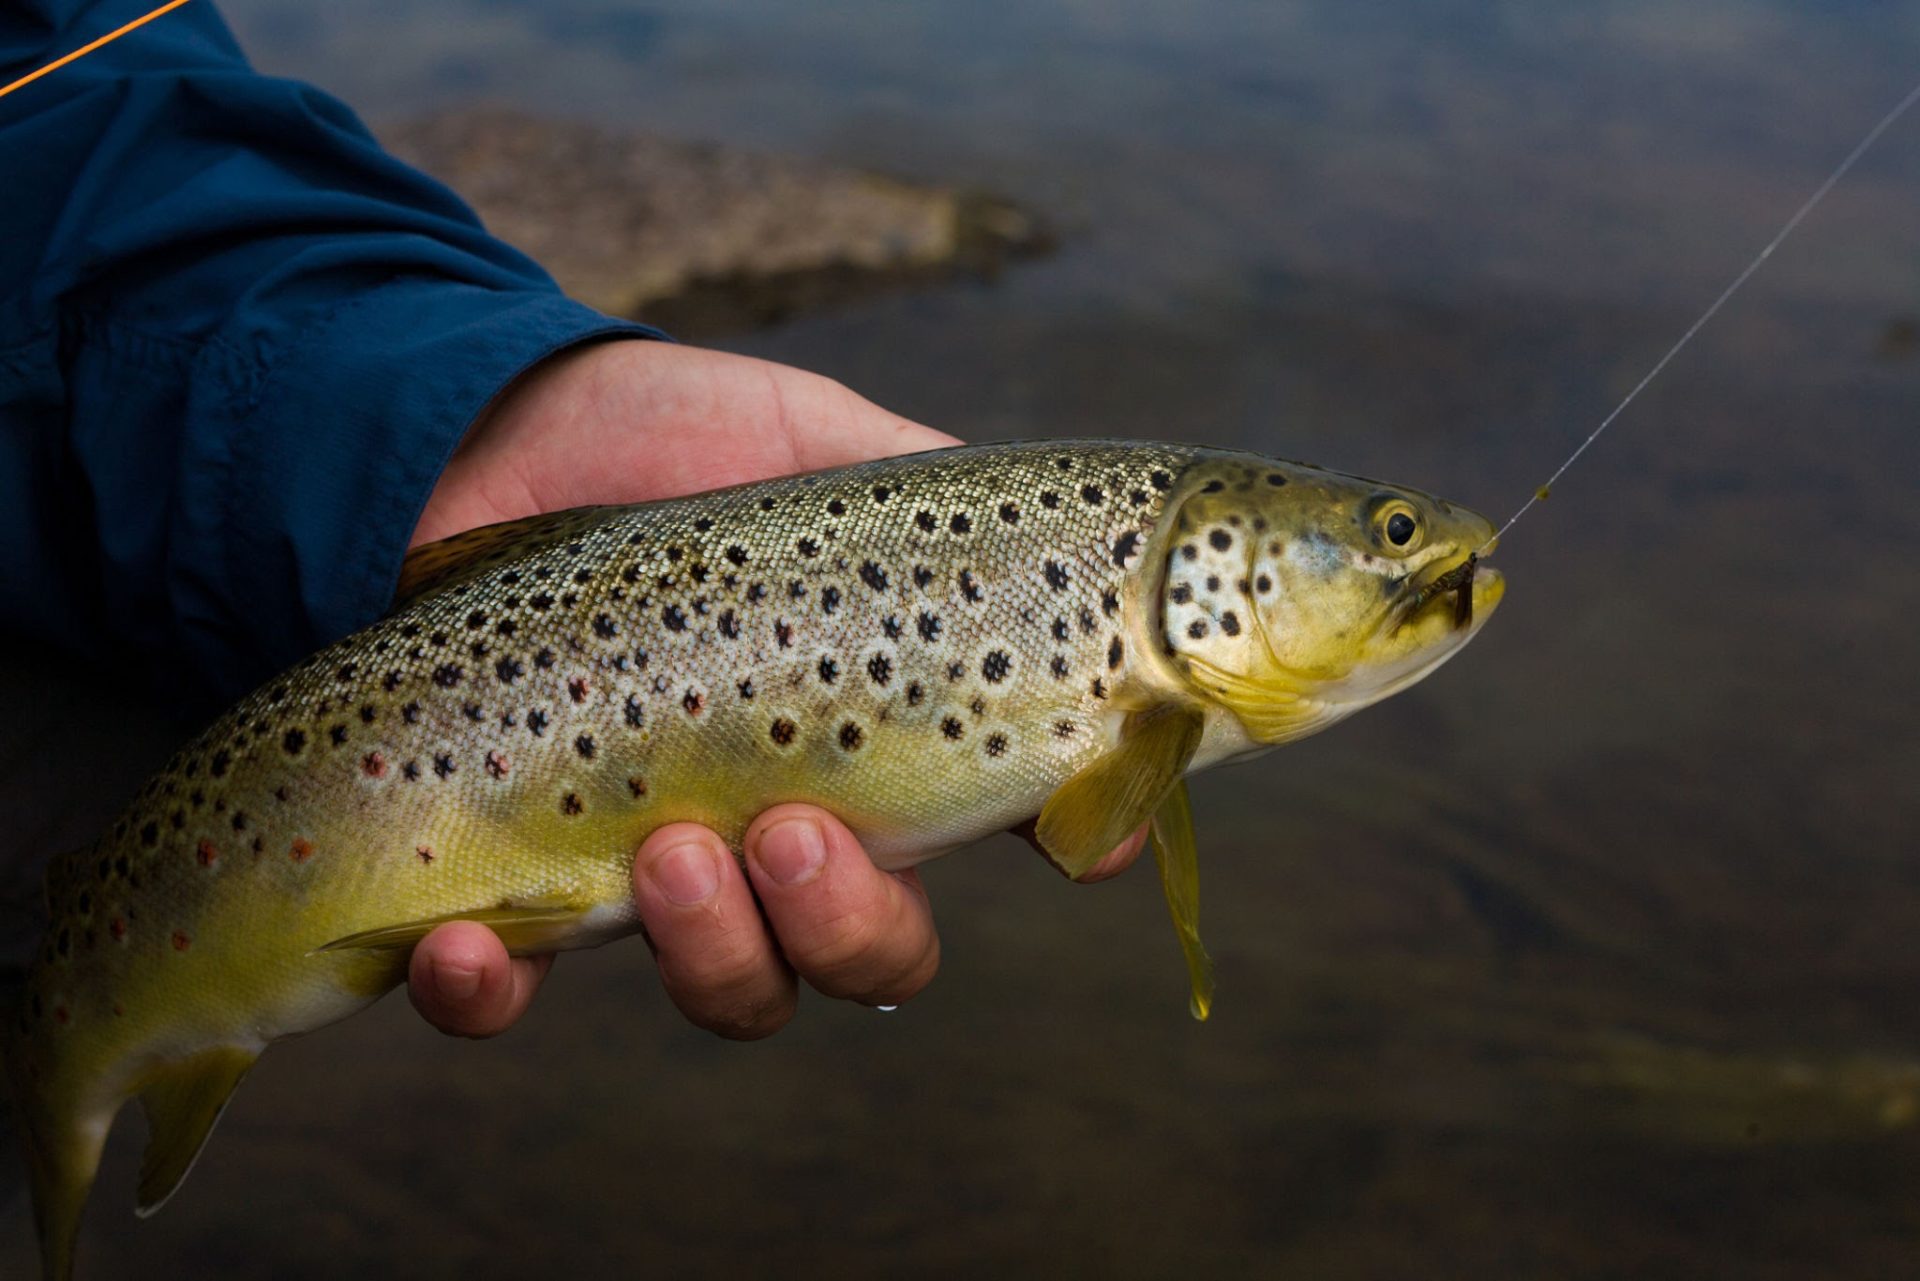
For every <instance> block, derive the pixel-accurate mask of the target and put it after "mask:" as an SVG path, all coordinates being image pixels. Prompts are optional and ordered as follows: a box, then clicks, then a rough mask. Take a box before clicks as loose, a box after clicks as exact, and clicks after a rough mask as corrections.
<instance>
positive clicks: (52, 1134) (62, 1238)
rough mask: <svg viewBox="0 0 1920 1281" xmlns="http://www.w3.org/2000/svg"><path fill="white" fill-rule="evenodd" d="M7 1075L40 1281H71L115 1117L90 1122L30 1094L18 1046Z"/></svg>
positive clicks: (39, 1093)
mask: <svg viewBox="0 0 1920 1281" xmlns="http://www.w3.org/2000/svg"><path fill="white" fill-rule="evenodd" d="M7 1075H8V1077H9V1078H10V1079H11V1081H12V1083H13V1125H14V1129H15V1132H16V1133H17V1134H18V1136H19V1146H20V1149H21V1151H22V1152H23V1154H24V1156H25V1158H26V1171H27V1183H28V1186H29V1188H30V1189H31V1190H32V1193H33V1223H34V1230H35V1232H36V1233H37V1234H38V1236H39V1238H40V1275H41V1277H42V1278H44V1281H69V1278H71V1277H72V1276H73V1251H74V1246H75V1244H76V1243H77V1242H78V1240H79V1237H80V1214H81V1211H82V1210H84V1209H85V1208H86V1204H87V1194H88V1193H89V1192H91V1191H92V1190H93V1178H94V1175H95V1173H96V1172H97V1171H98V1170H99V1168H100V1149H101V1148H102V1147H103V1146H104V1145H105V1143H106V1137H107V1127H108V1126H109V1125H111V1124H112V1122H113V1113H112V1111H108V1112H106V1113H105V1114H104V1115H100V1116H89V1115H84V1114H82V1113H81V1112H80V1110H79V1109H78V1108H61V1107H59V1106H57V1105H54V1104H53V1103H52V1101H51V1099H50V1096H49V1095H48V1094H47V1093H46V1092H45V1091H42V1090H39V1089H36V1088H34V1086H35V1082H34V1081H33V1080H32V1079H30V1078H31V1072H30V1069H29V1067H28V1065H27V1063H26V1062H25V1061H24V1059H23V1056H22V1048H21V1045H20V1043H19V1042H18V1041H16V1042H14V1043H13V1044H12V1045H10V1046H9V1047H8V1051H7Z"/></svg>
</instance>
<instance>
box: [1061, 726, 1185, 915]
mask: <svg viewBox="0 0 1920 1281" xmlns="http://www.w3.org/2000/svg"><path fill="white" fill-rule="evenodd" d="M1204 724H1205V721H1204V718H1203V717H1202V716H1201V714H1200V713H1199V712H1198V711H1196V710H1194V709H1193V708H1190V707H1177V706H1168V707H1159V708H1155V709H1153V710H1152V711H1148V712H1137V713H1135V714H1134V715H1133V716H1131V717H1129V718H1128V719H1127V723H1126V727H1125V728H1124V729H1122V730H1121V731H1120V746H1119V747H1118V748H1116V749H1115V750H1114V751H1112V752H1109V753H1108V754H1107V755H1105V756H1103V757H1101V758H1100V759H1099V760H1097V761H1095V762H1094V763H1093V764H1091V765H1089V766H1087V767H1086V768H1085V769H1083V770H1081V771H1080V772H1079V773H1077V774H1075V775H1074V776H1073V777H1072V778H1070V779H1068V780H1067V781H1066V782H1065V783H1062V784H1061V785H1060V788H1059V790H1058V791H1056V792H1054V794H1053V795H1052V796H1050V797H1048V798H1047V803H1046V805H1045V806H1044V807H1042V809H1041V810H1040V820H1039V822H1038V823H1036V824H1035V826H1034V835H1035V836H1036V837H1037V838H1038V839H1039V841H1040V847H1041V848H1042V849H1043V850H1045V851H1046V853H1047V857H1048V858H1050V859H1052V860H1053V863H1054V866H1056V867H1058V868H1059V869H1060V870H1061V871H1063V872H1065V873H1066V874H1067V875H1068V876H1071V877H1073V878H1074V879H1075V880H1078V879H1079V878H1081V877H1083V876H1085V875H1086V874H1087V873H1088V872H1091V871H1092V870H1093V869H1094V867H1095V865H1096V864H1098V863H1099V862H1100V860H1101V859H1102V858H1105V857H1106V856H1107V854H1109V853H1110V852H1111V851H1112V850H1113V847H1114V846H1116V845H1118V844H1119V843H1120V842H1121V841H1123V840H1125V839H1126V837H1127V835H1128V833H1130V832H1132V831H1133V830H1134V829H1135V828H1137V827H1139V826H1140V825H1141V824H1142V823H1144V822H1146V821H1147V819H1148V818H1150V817H1151V816H1152V815H1153V812H1154V811H1155V810H1157V809H1158V808H1159V807H1160V803H1161V802H1162V801H1163V800H1165V799H1166V796H1167V792H1168V791H1169V790H1170V789H1171V788H1172V787H1173V786H1174V784H1176V783H1178V782H1179V781H1180V777H1181V775H1183V774H1185V773H1186V770H1187V763H1188V762H1189V761H1191V760H1192V759H1193V753H1194V750H1195V749H1196V748H1198V747H1199V746H1200V732H1201V730H1202V728H1203V727H1204Z"/></svg>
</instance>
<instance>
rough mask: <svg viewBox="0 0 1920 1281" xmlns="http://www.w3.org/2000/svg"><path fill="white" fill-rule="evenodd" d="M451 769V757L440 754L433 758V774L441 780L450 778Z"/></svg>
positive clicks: (452, 767)
mask: <svg viewBox="0 0 1920 1281" xmlns="http://www.w3.org/2000/svg"><path fill="white" fill-rule="evenodd" d="M453 769H454V766H453V757H451V756H447V755H444V754H441V755H437V756H435V757H434V758H433V772H434V773H435V774H437V775H438V776H440V777H441V778H446V777H448V776H450V775H451V774H452V773H453Z"/></svg>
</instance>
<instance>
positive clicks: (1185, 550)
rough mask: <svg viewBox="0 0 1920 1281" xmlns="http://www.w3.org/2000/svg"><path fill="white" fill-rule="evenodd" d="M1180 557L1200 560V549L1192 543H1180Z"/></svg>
mask: <svg viewBox="0 0 1920 1281" xmlns="http://www.w3.org/2000/svg"><path fill="white" fill-rule="evenodd" d="M1180 559H1182V560H1188V561H1193V560H1198V559H1200V549H1199V548H1198V547H1195V546H1194V545H1193V544H1192V543H1182V544H1180Z"/></svg>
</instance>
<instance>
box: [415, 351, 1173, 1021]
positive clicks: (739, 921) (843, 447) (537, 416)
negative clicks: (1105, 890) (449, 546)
mask: <svg viewBox="0 0 1920 1281" xmlns="http://www.w3.org/2000/svg"><path fill="white" fill-rule="evenodd" d="M957 443H959V442H957V441H956V440H955V439H954V438H953V437H951V436H947V435H945V434H943V433H941V432H937V431H934V430H932V429H931V428H928V427H923V426H921V425H919V424H918V423H914V422H910V421H908V420H907V419H905V418H901V417H899V416H898V415H896V414H891V413H888V412H887V411H886V410H884V409H881V408H880V407H879V406H877V405H875V404H873V403H872V402H870V401H867V400H865V399H862V398H861V397H860V396H857V395H855V394H854V393H853V392H851V391H849V390H848V389H847V388H845V387H843V386H841V385H840V384H839V383H836V382H834V381H832V380H831V379H827V378H822V377H820V376H819V375H817V374H810V373H807V372H805V371H803V370H799V369H793V368H790V367H788V366H785V365H778V364H773V363H770V362H767V361H761V360H753V359H750V358H748V357H744V356H733V355H727V354H725V353H721V352H714V351H704V350H701V349H698V348H692V347H680V346H674V345H672V344H668V343H656V342H647V341H633V342H607V343H598V344H594V345H591V346H586V347H581V348H576V349H574V350H572V351H569V352H565V353H563V354H561V355H559V356H556V357H553V358H552V359H549V360H547V361H546V362H544V363H542V364H541V365H539V366H538V367H537V368H535V369H534V370H532V371H531V372H530V373H528V374H527V375H525V376H524V377H522V378H521V379H519V380H518V381H517V382H515V384H514V385H513V386H512V387H510V388H509V389H508V390H507V391H506V392H505V393H504V394H502V396H501V397H500V398H499V399H498V400H497V401H496V402H495V403H494V404H493V405H492V406H490V407H489V408H488V409H487V411H486V412H485V413H484V414H482V416H481V417H480V419H479V420H478V421H477V422H476V423H475V424H474V426H473V428H472V429H471V430H470V431H469V432H468V434H467V437H466V439H465V440H464V441H463V442H462V443H461V445H460V447H459V449H458V450H456V451H455V453H454V456H453V458H452V460H451V461H450V462H449V463H448V465H447V468H446V470H445V472H444V473H442V475H441V478H440V483H439V484H438V486H437V487H436V488H435V489H434V492H433V495H432V496H431V498H429V500H428V502H427V507H426V510H425V511H424V512H423V513H422V515H421V518H420V523H419V526H418V527H417V528H416V529H415V531H414V536H413V543H414V545H416V546H417V545H418V544H420V543H425V542H432V541H435V540H438V539H441V538H447V537H450V536H452V535H454V534H457V533H460V532H461V531H463V530H467V529H471V528H473V527H475V526H478V525H488V524H493V523H495V522H498V521H503V520H515V519H518V518H520V517H522V516H531V515H534V514H536V513H538V512H546V511H559V510H563V509H565V508H569V507H581V506H587V505H591V504H599V503H633V502H644V501H647V500H649V499H654V498H666V497H671V496H674V495H678V494H690V493H697V492H700V491H702V490H707V489H716V488H719V487H721V486H723V485H735V484H740V483H742V482H745V481H751V480H761V479H764V478H766V477H769V476H780V475H786V474H790V473H793V472H802V471H813V470H817V469H819V468H822V467H835V466H840V465H842V464H845V463H853V462H860V461H864V460H866V459H869V458H878V457H883V456H887V455H891V454H902V453H912V452H917V451H920V450H926V449H938V448H941V447H943V446H947V445H953V444H957ZM1144 839H1145V835H1144V831H1143V832H1136V833H1134V835H1133V836H1131V837H1129V838H1128V839H1127V841H1125V842H1124V843H1123V844H1122V845H1121V846H1120V848H1119V849H1116V850H1115V851H1114V852H1113V853H1112V854H1111V855H1109V856H1108V857H1107V858H1106V859H1105V860H1104V861H1103V862H1102V863H1101V864H1100V866H1099V867H1098V868H1096V869H1095V871H1094V872H1093V874H1092V875H1090V876H1087V877H1083V878H1082V879H1083V880H1100V879H1104V878H1105V877H1107V876H1112V875H1114V874H1116V873H1118V872H1120V871H1121V870H1123V869H1124V868H1126V867H1127V866H1128V865H1129V864H1131V863H1132V862H1133V860H1134V859H1135V858H1137V857H1138V856H1139V853H1140V850H1141V848H1142V845H1143V843H1144ZM745 845H746V860H745V866H744V867H742V865H741V863H740V861H739V860H736V859H735V858H734V857H733V855H732V854H731V853H730V852H729V851H728V850H727V848H726V846H725V845H724V844H723V843H722V842H721V841H720V838H719V837H717V836H715V835H714V834H713V833H712V832H710V831H708V830H707V829H705V828H702V827H698V826H696V825H694V824H691V823H677V824H673V825H670V826H668V827H665V828H662V829H661V830H659V831H657V832H655V833H653V834H652V835H651V836H649V837H648V838H647V839H646V841H645V842H643V843H642V845H641V847H640V849H639V851H638V853H637V855H636V857H635V859H634V901H635V903H636V904H637V905H638V907H639V911H640V917H641V920H642V922H643V923H644V924H645V926H646V930H647V936H648V939H649V940H650V942H651V943H652V945H653V948H654V952H655V955H656V957H657V959H658V961H659V966H660V977H661V981H662V983H663V984H664V985H665V987H666V989H667V994H668V995H669V996H670V997H671V998H672V999H673V1002H674V1004H675V1005H677V1006H678V1007H679V1008H680V1010H681V1012H682V1013H683V1014H685V1015H686V1016H687V1018H688V1019H690V1020H691V1021H692V1022H694V1023H695V1024H697V1025H699V1026H700V1027H703V1028H707V1029H709V1030H711V1031H713V1032H717V1033H719V1034H720V1035H722V1036H727V1037H733V1038H737V1039H743V1040H744V1039H753V1038H757V1037H762V1036H767V1035H770V1034H772V1033H773V1032H776V1031H778V1030H779V1029H780V1028H781V1027H782V1026H784V1025H785V1023H786V1022H787V1020H788V1019H789V1018H791V1017H792V1016H793V1011H794V1007H795V1004H796V1001H797V999H798V991H799V983H798V980H799V979H801V978H804V979H806V980H807V982H808V983H809V984H810V985H811V986H812V987H814V988H815V989H816V990H818V991H820V992H822V993H824V994H826V995H828V996H837V997H846V998H850V999H853V1000H858V1001H863V1002H866V1003H868V1004H872V1005H897V1004H899V1003H900V1002H902V1001H904V1000H906V999H907V998H909V997H911V996H913V995H914V994H915V993H916V992H918V991H919V990H920V989H921V988H922V987H924V986H926V984H927V982H928V981H929V980H930V979H931V978H932V977H933V973H934V970H935V968H936V967H937V966H938V963H939V950H940V947H939V938H938V936H937V935H936V934H935V932H934V928H933V917H932V913H931V910H930V909H929V907H928V904H927V897H926V892H925V890H924V889H923V888H922V887H921V884H920V880H919V877H918V876H916V875H915V874H914V873H912V872H910V871H909V872H883V871H881V870H879V869H878V868H876V867H874V865H873V863H872V862H871V861H870V860H869V859H868V858H867V856H866V854H865V853H864V852H863V851H862V850H861V848H860V845H859V842H858V841H856V840H855V839H854V836H853V834H852V833H851V832H849V831H848V830H847V828H846V827H845V825H843V824H842V823H840V821H839V820H838V819H836V818H834V817H833V816H832V815H831V814H828V813H826V812H825V811H824V810H820V809H816V808H813V807H810V806H804V805H779V806H775V807H774V808H773V809H770V810H768V811H767V812H766V813H765V814H762V815H760V817H759V818H758V819H756V820H755V821H754V823H753V825H752V826H751V827H750V828H749V829H748V832H747V837H746V842H745ZM763 913H764V915H763ZM552 964H553V958H552V957H551V956H541V957H522V958H510V957H508V955H507V952H506V948H505V947H504V946H503V945H502V944H501V942H500V940H499V938H498V936H496V935H495V934H494V933H493V931H491V930H489V929H487V928H486V927H485V926H482V925H477V924H474V923H472V922H456V923H453V924H450V925H443V926H441V927H440V928H439V929H437V930H435V931H434V932H433V933H432V934H429V935H428V936H427V937H426V938H425V939H424V940H422V941H421V943H420V944H419V946H418V947H416V948H415V949H414V953H413V959H412V963H411V966H410V968H409V972H408V990H409V994H410V995H411V997H412V999H413V1003H414V1006H415V1008H416V1009H418V1010H419V1011H420V1013H421V1014H422V1015H423V1016H424V1017H425V1018H426V1019H427V1021H428V1022H430V1023H432V1024H433V1025H434V1026H435V1027H438V1028H439V1029H440V1030H442V1031H443V1032H448V1033H451V1034H454V1035H459V1036H473V1037H482V1036H493V1035H496V1034H498V1033H500V1032H503V1031H505V1030H506V1029H507V1028H508V1027H511V1026H512V1025H513V1023H514V1022H515V1021H516V1020H518V1019H519V1017H520V1015H521V1013H522V1012H524V1011H525V1009H526V1008H527V1005H528V1003H529V1002H530V1001H531V1000H532V999H533V996H534V993H535V992H536V991H537V990H538V988H539V986H540V981H541V979H542V978H544V977H545V975H546V973H547V970H548V969H549V968H550V967H551V966H552Z"/></svg>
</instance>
